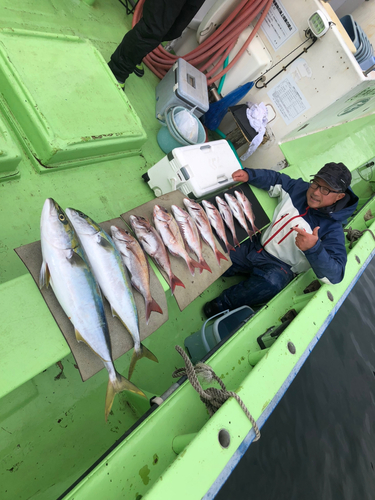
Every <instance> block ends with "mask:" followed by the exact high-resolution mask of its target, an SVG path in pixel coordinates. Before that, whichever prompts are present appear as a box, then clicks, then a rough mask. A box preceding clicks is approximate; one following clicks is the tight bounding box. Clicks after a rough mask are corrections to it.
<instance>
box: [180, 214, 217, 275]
mask: <svg viewBox="0 0 375 500" xmlns="http://www.w3.org/2000/svg"><path fill="white" fill-rule="evenodd" d="M171 209H172V212H173V215H174V218H175V219H176V222H177V224H178V227H179V228H180V232H181V234H182V237H183V239H184V242H185V245H186V246H187V248H190V250H191V251H192V252H193V253H195V255H196V256H197V257H198V260H199V263H200V264H201V266H202V268H201V269H200V271H199V272H200V274H202V272H203V269H206V270H207V271H209V272H210V273H212V271H211V269H210V266H209V265H208V264H207V262H206V261H205V259H204V257H203V254H202V241H201V238H200V236H199V231H198V229H197V226H196V225H195V222H194V221H193V219H192V217H191V216H190V215H189V214H188V213H187V212H186V210H184V209H183V208H180V207H178V206H177V205H172V206H171Z"/></svg>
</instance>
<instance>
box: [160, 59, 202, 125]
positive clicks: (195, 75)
mask: <svg viewBox="0 0 375 500" xmlns="http://www.w3.org/2000/svg"><path fill="white" fill-rule="evenodd" d="M155 96H156V107H155V115H156V118H157V119H158V120H159V121H161V122H164V121H165V119H164V114H165V112H166V110H167V109H168V108H170V107H172V106H184V107H185V108H188V109H192V108H194V107H196V109H195V110H194V114H195V115H196V116H198V118H199V117H200V116H202V115H203V114H204V113H205V112H206V111H208V108H209V103H208V90H207V78H206V75H204V74H203V73H202V72H201V71H199V69H197V68H195V67H194V66H192V65H191V64H189V63H188V62H187V61H185V60H184V59H177V61H176V62H175V63H174V65H173V66H172V67H171V68H170V70H169V71H168V73H167V74H166V75H165V77H164V78H163V79H162V80H161V81H160V82H159V83H158V85H157V86H156V89H155Z"/></svg>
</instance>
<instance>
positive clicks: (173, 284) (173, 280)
mask: <svg viewBox="0 0 375 500" xmlns="http://www.w3.org/2000/svg"><path fill="white" fill-rule="evenodd" d="M170 286H171V290H172V295H173V293H174V291H175V288H176V286H182V287H183V288H185V285H184V284H183V283H182V281H181V280H180V279H179V278H177V276H176V275H174V274H173V273H172V274H171V277H170Z"/></svg>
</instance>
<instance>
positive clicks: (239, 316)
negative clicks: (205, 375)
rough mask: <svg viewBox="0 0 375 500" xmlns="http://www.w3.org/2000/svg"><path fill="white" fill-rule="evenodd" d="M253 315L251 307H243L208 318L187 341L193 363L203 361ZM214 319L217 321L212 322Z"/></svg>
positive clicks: (186, 346)
mask: <svg viewBox="0 0 375 500" xmlns="http://www.w3.org/2000/svg"><path fill="white" fill-rule="evenodd" d="M253 314H254V311H253V310H252V309H251V307H249V306H242V307H238V308H237V309H234V310H233V311H229V309H227V310H226V311H223V312H220V313H218V314H215V316H212V317H211V318H208V319H207V320H206V321H205V322H204V324H203V326H202V328H201V329H200V330H199V331H198V332H195V333H193V334H192V335H190V336H189V337H186V339H185V342H184V344H185V348H186V350H187V352H188V354H189V356H190V359H191V361H192V363H193V364H195V363H197V362H198V361H200V360H201V359H203V358H204V356H205V355H206V354H207V353H208V352H210V351H211V350H212V349H213V348H214V347H215V346H216V345H217V344H218V343H219V342H221V341H222V340H223V339H225V338H227V337H228V336H229V335H231V334H233V333H234V332H236V331H237V330H239V329H240V328H241V327H242V326H243V325H244V324H245V323H246V322H247V321H248V320H249V319H250V318H251V316H253ZM218 316H221V317H220V318H218ZM214 318H217V319H215V321H214V322H211V321H212V320H213V319H214ZM210 322H211V324H209V323H210Z"/></svg>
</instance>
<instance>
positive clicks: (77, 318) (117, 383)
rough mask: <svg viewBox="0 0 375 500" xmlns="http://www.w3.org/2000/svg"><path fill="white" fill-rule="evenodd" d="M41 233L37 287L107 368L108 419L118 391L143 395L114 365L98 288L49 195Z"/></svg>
mask: <svg viewBox="0 0 375 500" xmlns="http://www.w3.org/2000/svg"><path fill="white" fill-rule="evenodd" d="M40 232H41V245H42V255H43V264H42V268H41V270H40V277H39V284H40V287H43V286H46V287H48V285H51V288H52V290H53V292H54V294H55V295H56V298H57V300H58V301H59V303H60V305H61V307H62V308H63V310H64V312H65V314H66V315H67V316H68V318H69V319H70V321H71V322H72V323H73V326H74V331H75V335H76V339H77V341H78V342H85V343H86V344H87V345H88V346H89V347H90V348H91V349H92V350H93V351H94V353H95V354H96V355H97V356H99V357H100V359H101V360H102V361H103V364H104V366H105V368H106V369H107V370H108V374H109V381H108V387H107V394H106V399H105V419H106V420H107V417H108V414H109V412H110V411H111V407H112V404H113V400H114V397H115V395H116V394H117V393H118V392H121V391H124V390H127V391H130V392H134V393H135V394H139V395H141V396H144V397H146V396H145V394H144V393H143V392H142V391H141V390H140V389H138V387H136V386H135V385H134V384H132V383H131V382H129V380H127V379H126V378H125V377H123V376H122V375H120V374H119V373H118V372H117V371H116V369H115V367H114V364H113V359H112V353H111V341H110V337H109V332H108V325H107V320H106V318H105V315H104V307H103V302H102V298H101V295H100V290H99V287H98V285H97V283H96V281H95V279H94V276H93V275H92V272H91V270H90V268H89V265H88V263H87V261H86V256H85V254H84V251H83V249H82V247H81V245H80V242H79V240H78V238H77V236H76V234H75V231H74V229H73V227H72V225H71V224H70V222H69V220H68V218H67V217H66V215H65V213H64V211H63V210H62V209H61V208H60V207H59V205H58V204H57V203H56V202H55V201H54V200H53V199H52V198H48V199H47V200H46V201H45V203H44V206H43V210H42V216H41V221H40Z"/></svg>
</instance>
